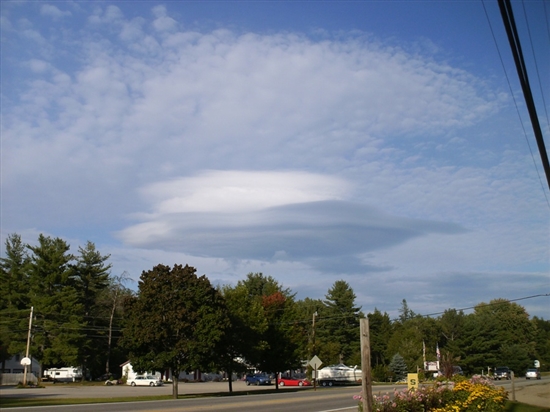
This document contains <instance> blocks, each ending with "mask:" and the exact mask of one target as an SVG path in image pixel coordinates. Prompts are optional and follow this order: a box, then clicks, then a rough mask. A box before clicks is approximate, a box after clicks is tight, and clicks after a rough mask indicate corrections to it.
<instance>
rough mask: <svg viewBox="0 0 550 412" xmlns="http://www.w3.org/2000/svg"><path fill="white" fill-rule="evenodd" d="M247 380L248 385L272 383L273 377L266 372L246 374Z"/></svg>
mask: <svg viewBox="0 0 550 412" xmlns="http://www.w3.org/2000/svg"><path fill="white" fill-rule="evenodd" d="M245 381H246V384H247V385H271V378H270V377H269V376H268V375H267V374H265V373H256V374H254V375H246V378H245Z"/></svg>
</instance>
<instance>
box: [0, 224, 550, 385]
mask: <svg viewBox="0 0 550 412" xmlns="http://www.w3.org/2000/svg"><path fill="white" fill-rule="evenodd" d="M5 247H6V251H5V257H4V258H1V259H0V268H1V279H0V285H1V296H2V298H1V299H2V300H1V304H0V315H1V317H0V361H4V360H5V359H7V358H9V357H11V356H12V355H14V354H24V353H25V351H26V343H27V332H28V324H29V311H30V308H31V307H33V308H34V315H33V320H32V333H31V343H30V354H31V355H32V356H33V357H34V358H36V359H37V360H39V361H40V362H41V363H42V365H43V367H45V368H47V367H56V366H69V365H73V366H76V365H80V366H82V367H83V368H84V369H85V371H88V372H89V373H90V374H91V375H92V376H96V377H97V376H100V375H102V374H104V373H109V372H111V373H115V374H119V373H120V370H119V367H118V365H120V364H121V363H122V362H124V361H125V360H127V359H130V360H132V363H133V365H135V367H136V368H137V369H138V370H146V369H147V370H150V369H156V370H168V369H170V370H171V371H172V372H173V373H174V374H177V373H178V371H184V370H187V371H191V370H194V369H202V370H204V371H206V370H208V371H214V370H218V371H225V372H227V373H228V374H229V375H230V374H231V373H233V372H244V371H245V370H246V369H247V368H257V369H260V370H263V371H270V372H282V371H286V370H289V369H297V368H300V367H301V366H302V362H303V361H304V360H308V359H311V357H312V356H313V355H314V354H316V355H318V356H319V358H320V359H321V360H322V361H323V363H324V365H330V364H335V363H345V364H347V365H351V366H353V365H358V366H359V367H360V365H361V356H360V343H359V342H360V338H359V320H360V319H361V318H362V317H364V316H365V315H364V313H363V312H362V311H361V308H360V307H358V306H357V305H356V302H355V300H356V296H355V293H354V291H353V289H352V288H351V286H350V285H349V284H348V283H347V282H345V281H343V280H338V281H336V282H335V283H334V284H333V285H332V287H331V288H330V289H329V290H328V291H327V294H326V295H325V299H309V298H306V299H303V300H297V299H296V296H295V294H294V293H293V292H292V291H291V290H290V289H288V288H285V287H284V286H283V285H281V284H280V283H279V282H278V281H277V280H275V279H274V278H273V277H271V276H265V275H263V274H261V273H250V274H248V275H247V276H246V278H245V279H244V280H241V281H239V282H238V283H237V284H236V285H234V286H230V285H224V286H219V287H214V286H213V285H211V283H210V282H209V280H208V278H207V277H206V276H204V275H203V276H198V275H197V274H196V270H195V268H193V267H190V266H187V265H186V266H181V265H174V266H173V267H169V266H165V265H157V266H155V267H154V268H152V269H151V270H147V271H144V272H143V273H142V275H141V278H140V281H139V283H138V290H137V291H136V292H134V291H132V290H131V289H129V288H127V287H126V286H125V285H126V284H127V283H126V281H127V280H128V279H127V277H126V276H125V274H121V275H118V276H113V275H112V274H111V273H110V271H111V265H110V264H109V263H108V260H109V256H108V255H102V254H101V253H100V252H99V251H97V250H96V248H95V245H94V244H93V243H91V242H88V243H86V245H85V246H84V247H79V248H78V253H76V254H74V255H73V254H71V253H70V252H69V250H70V247H69V245H68V244H67V243H66V242H65V241H63V240H62V239H59V238H51V237H47V236H43V235H40V236H39V238H38V244H37V245H36V246H31V245H26V244H23V242H22V240H21V237H20V236H19V235H17V234H12V235H10V236H8V238H7V240H6V245H5ZM399 313H400V315H399V317H398V318H397V319H391V318H390V316H389V315H388V314H387V313H382V312H380V311H379V310H378V309H376V308H374V309H373V311H372V312H371V313H368V314H367V316H368V318H369V325H370V337H371V357H372V358H371V365H372V371H373V378H374V380H377V381H384V380H388V379H390V378H395V373H396V372H397V371H395V370H392V368H391V367H390V366H391V363H392V359H394V357H395V355H397V354H398V355H399V357H400V358H402V359H403V360H404V362H405V364H406V366H407V368H408V370H409V371H416V370H417V367H420V368H422V367H423V361H424V360H427V361H433V360H436V347H438V348H439V350H440V352H441V357H442V358H443V359H445V360H446V361H448V362H451V363H453V364H456V365H460V366H461V367H462V369H463V370H464V372H465V373H466V374H474V373H481V371H482V370H485V371H486V370H487V367H491V368H493V367H495V366H499V365H506V366H509V367H510V368H511V369H512V370H514V371H515V372H516V374H521V373H523V372H524V371H525V370H526V369H527V368H529V367H532V365H533V361H534V360H535V359H538V360H539V361H540V363H541V367H542V369H543V370H550V367H549V365H550V322H549V321H546V320H544V319H540V318H537V317H533V318H530V316H529V315H528V313H527V312H526V311H525V309H524V308H523V307H522V306H520V305H518V304H516V303H512V302H509V301H506V300H503V299H495V300H492V301H490V302H489V303H480V304H479V305H477V306H476V307H475V309H474V310H473V312H472V313H470V314H465V313H463V312H462V311H457V310H455V309H448V310H447V311H445V312H444V313H443V314H442V315H441V316H439V317H437V318H434V317H426V316H422V315H421V314H416V313H415V312H414V311H413V310H411V309H410V308H409V307H408V305H407V301H406V300H404V299H403V301H402V306H401V309H400V312H399ZM424 348H425V350H424ZM393 369H395V368H393ZM229 385H230V387H229V388H230V390H231V382H229ZM174 393H175V394H176V395H177V386H175V392H174Z"/></svg>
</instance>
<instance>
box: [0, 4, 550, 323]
mask: <svg viewBox="0 0 550 412" xmlns="http://www.w3.org/2000/svg"><path fill="white" fill-rule="evenodd" d="M512 4H513V8H514V13H515V19H516V23H517V26H518V32H519V34H520V38H521V41H522V47H523V52H524V56H525V60H526V63H527V67H528V74H529V80H530V82H531V88H532V90H533V95H534V99H535V103H536V106H537V110H538V116H539V119H540V123H541V126H542V130H543V135H544V137H545V139H546V145H547V146H548V145H549V144H550V142H549V141H548V136H550V127H549V121H548V108H547V107H548V103H547V102H549V101H550V76H548V73H550V30H549V28H548V25H549V23H548V22H549V21H550V5H549V4H548V3H546V4H545V3H544V2H543V1H537V0H533V1H527V0H526V1H524V2H520V1H513V2H512ZM0 23H1V30H2V32H1V61H0V63H1V159H0V160H1V216H0V217H1V240H2V245H3V247H2V251H1V253H2V256H5V246H4V242H5V240H6V237H7V236H8V235H9V234H13V233H17V234H19V235H21V236H22V238H23V241H24V242H26V243H29V244H35V243H36V241H37V238H38V236H39V234H41V233H42V234H44V235H47V236H52V237H60V238H62V239H64V240H65V241H67V242H68V243H69V244H70V245H71V252H73V253H77V252H78V247H79V246H84V245H85V244H86V242H87V241H91V242H93V243H94V244H95V245H96V247H97V249H98V250H99V251H100V252H101V253H102V254H105V255H107V254H108V255H110V259H109V262H110V263H111V264H112V269H111V273H112V274H113V275H120V274H122V273H124V272H126V273H127V274H128V275H129V276H130V277H131V278H132V279H134V280H136V281H137V280H138V279H139V276H140V275H141V273H142V271H146V270H150V269H152V268H153V267H154V266H155V265H157V264H159V263H162V264H165V265H169V266H172V265H174V264H184V265H185V264H189V265H191V266H193V267H195V268H196V269H197V273H198V274H206V275H207V276H208V278H209V279H210V281H211V282H212V283H213V284H214V285H234V284H236V283H237V282H238V281H239V280H242V279H245V278H246V275H247V274H248V273H258V272H261V273H263V274H264V275H266V276H272V277H273V278H275V279H276V280H277V281H278V282H279V283H280V284H281V285H283V286H284V287H286V288H290V289H291V290H292V291H293V292H295V293H296V298H297V299H304V298H306V297H309V298H312V299H324V298H325V295H326V294H327V293H328V290H329V289H330V288H331V287H332V285H333V284H334V282H336V281H338V280H345V281H346V282H348V283H349V285H350V286H351V287H352V289H353V291H354V292H355V294H356V296H357V299H356V303H357V304H358V305H359V306H361V308H362V310H363V312H364V313H369V312H372V311H373V310H374V309H375V308H376V309H378V310H380V311H382V312H387V313H388V314H390V316H392V317H396V316H398V314H399V309H400V308H401V306H402V301H403V299H406V301H407V304H408V306H409V308H410V309H411V310H413V311H414V312H415V313H417V314H421V315H430V314H437V313H440V312H443V311H445V310H446V309H451V308H452V309H465V312H466V313H469V311H471V309H469V308H471V307H473V306H475V305H477V304H478V303H481V302H485V303H487V302H489V301H490V300H492V299H497V298H503V299H510V300H514V301H516V302H517V303H518V304H520V305H522V306H523V307H525V308H526V310H527V312H528V313H529V314H530V315H531V316H539V317H543V318H544V319H550V193H549V189H548V185H547V183H546V178H545V175H544V170H543V168H542V166H541V161H540V155H539V152H538V148H537V145H536V142H535V138H534V134H533V129H532V127H531V123H530V121H529V117H528V114H527V110H526V106H525V100H524V98H523V94H522V91H521V87H520V84H519V81H518V75H517V72H516V69H515V66H514V64H513V58H512V55H511V52H510V46H509V43H508V40H507V38H506V34H505V31H504V28H503V23H502V18H501V16H500V13H499V10H498V5H497V2H496V0H495V1H492V0H491V1H488V0H485V1H481V0H479V1H478V0H472V1H454V0H448V1H428V0H427V1H392V0H388V1H360V0H359V1H313V0H312V1H269V0H264V1H246V0H242V1H230V0H228V1H222V0H220V1H208V0H206V1H166V2H162V1H154V2H153V1H139V2H138V1H118V2H110V1H105V2H103V1H52V2H48V1H2V2H1V21H0ZM128 286H129V287H132V288H137V282H133V283H130V284H129V285H128ZM537 295H546V296H537ZM533 296H535V297H533ZM524 298H525V299H524Z"/></svg>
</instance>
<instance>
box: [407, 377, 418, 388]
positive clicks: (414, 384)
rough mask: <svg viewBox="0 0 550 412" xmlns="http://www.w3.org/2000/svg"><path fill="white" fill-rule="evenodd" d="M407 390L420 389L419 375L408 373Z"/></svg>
mask: <svg viewBox="0 0 550 412" xmlns="http://www.w3.org/2000/svg"><path fill="white" fill-rule="evenodd" d="M407 388H408V389H412V388H414V389H418V373H408V374H407Z"/></svg>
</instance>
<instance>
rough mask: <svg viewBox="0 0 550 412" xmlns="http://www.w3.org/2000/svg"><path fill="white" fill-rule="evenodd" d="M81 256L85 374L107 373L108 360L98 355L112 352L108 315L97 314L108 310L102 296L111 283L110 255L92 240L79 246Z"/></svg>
mask: <svg viewBox="0 0 550 412" xmlns="http://www.w3.org/2000/svg"><path fill="white" fill-rule="evenodd" d="M78 251H79V255H78V256H77V257H76V265H74V286H75V289H76V292H77V295H78V301H79V303H80V304H81V307H82V315H83V318H84V322H83V326H84V327H85V328H84V331H83V333H84V335H85V336H84V337H83V341H82V345H81V348H80V352H81V365H82V367H83V373H84V374H86V373H87V372H92V373H93V375H95V376H97V375H100V374H101V372H103V368H104V362H105V359H104V357H103V356H97V353H98V350H99V349H100V348H101V349H103V350H102V351H101V353H105V352H107V351H108V348H107V345H108V339H107V318H106V317H104V316H99V317H98V316H97V315H98V314H101V313H102V312H103V313H104V310H103V308H102V307H101V303H100V301H99V298H100V296H101V294H102V293H103V292H104V291H105V290H106V289H107V288H108V286H109V270H110V268H111V265H110V264H106V261H107V260H108V259H109V257H110V256H109V255H107V256H102V255H101V253H99V251H97V250H96V248H95V245H94V244H93V243H92V242H87V243H86V246H85V247H84V248H82V247H79V248H78Z"/></svg>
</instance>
